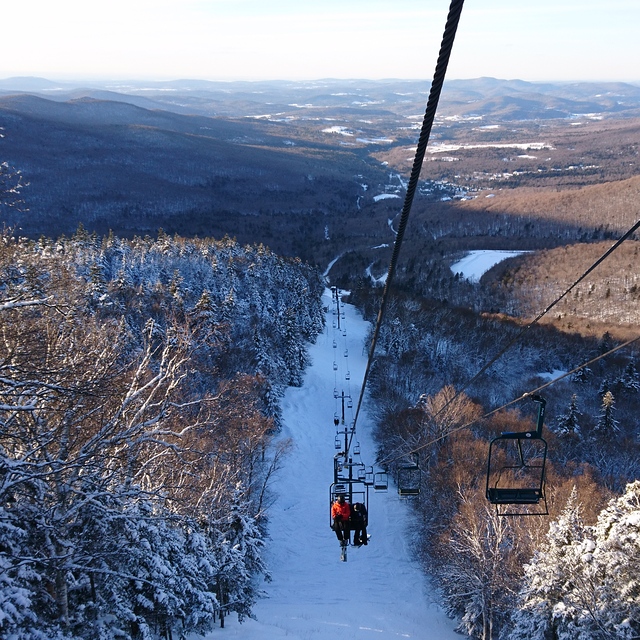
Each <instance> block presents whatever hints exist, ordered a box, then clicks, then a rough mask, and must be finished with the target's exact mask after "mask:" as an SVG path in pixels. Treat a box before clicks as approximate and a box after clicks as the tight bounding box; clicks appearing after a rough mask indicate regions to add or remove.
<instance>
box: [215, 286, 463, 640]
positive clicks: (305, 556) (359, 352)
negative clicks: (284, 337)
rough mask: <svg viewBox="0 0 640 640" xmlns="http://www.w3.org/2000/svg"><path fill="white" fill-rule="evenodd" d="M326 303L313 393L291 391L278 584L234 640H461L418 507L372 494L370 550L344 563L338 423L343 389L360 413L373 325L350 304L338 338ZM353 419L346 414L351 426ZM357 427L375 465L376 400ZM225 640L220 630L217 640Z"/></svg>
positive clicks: (270, 558) (230, 633) (273, 566)
mask: <svg viewBox="0 0 640 640" xmlns="http://www.w3.org/2000/svg"><path fill="white" fill-rule="evenodd" d="M325 301H326V305H327V306H328V308H329V311H328V314H327V327H326V329H325V331H324V333H323V334H321V335H320V336H319V337H318V339H317V341H316V344H314V345H311V347H310V355H311V358H312V365H311V367H310V368H309V369H308V370H307V372H306V374H305V379H304V383H303V386H302V387H300V388H289V389H288V390H287V392H286V394H285V397H284V399H283V417H284V427H283V432H282V434H281V437H282V438H290V439H291V441H292V451H291V453H290V454H289V455H288V457H287V459H286V460H285V462H284V464H283V467H282V468H281V469H280V470H279V472H278V477H277V479H276V482H275V486H274V491H275V493H276V494H277V497H276V498H275V503H274V504H273V505H272V507H271V509H270V524H269V528H270V535H271V540H270V541H269V542H268V548H267V550H266V561H267V563H268V566H269V568H270V571H271V575H272V581H271V582H270V583H265V585H264V590H265V592H266V598H264V599H263V600H261V601H260V602H258V604H257V605H256V606H255V607H254V613H255V619H249V620H245V621H244V622H243V623H242V624H239V623H238V622H237V620H236V619H235V617H232V618H228V619H227V620H226V625H225V632H224V635H225V637H226V638H239V639H241V640H269V639H271V638H288V639H289V640H335V638H337V637H341V638H345V639H346V638H348V639H349V640H370V639H374V638H375V639H376V640H397V639H398V638H419V639H420V640H430V639H434V640H436V639H437V640H449V639H451V640H454V639H456V640H459V639H460V637H461V636H460V635H459V634H458V633H456V632H455V631H454V627H455V626H456V623H455V622H454V621H453V620H451V619H449V618H448V617H447V616H446V615H445V613H444V611H443V610H442V609H441V608H440V606H439V605H438V604H437V600H438V598H437V595H436V593H435V592H434V590H433V588H432V587H431V586H430V584H429V582H428V580H427V579H426V578H425V576H424V574H423V573H422V570H421V568H420V566H419V564H418V563H417V562H416V560H415V559H414V558H413V557H412V549H413V545H412V538H411V533H410V512H411V505H410V503H407V502H403V500H402V499H401V498H400V497H399V496H398V495H397V493H396V492H395V491H394V489H393V488H392V486H390V488H389V492H388V493H377V492H374V491H373V490H371V492H370V496H369V533H370V535H371V539H370V541H369V545H368V546H365V547H360V548H355V547H349V550H348V560H347V562H341V561H340V548H339V544H338V541H337V539H336V536H335V534H334V533H333V531H331V529H330V528H329V524H330V518H329V487H330V484H331V482H332V480H333V457H334V455H335V447H334V438H335V435H336V432H335V428H334V415H335V413H336V412H337V413H338V415H339V416H341V415H342V409H341V400H336V399H334V389H338V392H339V393H341V392H342V391H344V393H345V394H347V395H351V396H352V398H353V405H354V406H357V400H358V395H359V386H360V384H361V381H362V378H363V375H364V369H365V365H366V351H367V348H366V345H365V338H366V335H367V331H368V330H369V323H367V322H365V321H364V320H363V319H362V317H361V316H360V315H359V314H358V313H357V311H356V310H355V309H354V308H353V307H352V306H350V305H344V306H343V307H342V311H343V312H344V318H341V330H340V331H338V330H336V329H334V328H333V323H334V321H335V320H336V317H335V316H334V315H333V314H332V308H333V305H332V299H331V293H330V292H329V291H326V292H325ZM342 330H346V336H343V332H342ZM334 341H336V347H335V348H334V347H333V343H334ZM345 354H346V355H345ZM334 362H337V363H338V365H339V367H338V370H337V371H334V369H333V363H334ZM346 372H349V373H350V381H349V380H347V379H346V377H347V376H346ZM352 413H353V410H352V409H351V410H348V409H345V422H346V424H348V425H350V424H351V422H352V419H353V415H352ZM356 427H357V439H358V440H359V442H360V445H361V458H362V461H363V462H364V463H365V464H367V465H372V464H373V463H374V458H375V455H374V444H373V441H372V438H371V421H370V419H369V416H368V403H367V399H366V397H365V400H364V402H363V405H362V409H361V411H360V415H359V417H358V423H357V425H356ZM217 637H221V636H220V632H219V631H218V630H216V631H214V632H213V633H212V634H211V635H210V636H209V638H210V640H213V639H214V638H217Z"/></svg>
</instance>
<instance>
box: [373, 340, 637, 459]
mask: <svg viewBox="0 0 640 640" xmlns="http://www.w3.org/2000/svg"><path fill="white" fill-rule="evenodd" d="M638 340H640V335H638V336H636V337H635V338H630V339H629V340H626V341H625V342H623V343H622V344H619V345H618V346H617V347H613V348H612V349H609V351H607V352H606V353H602V354H600V355H598V356H596V357H595V358H592V359H591V360H589V361H588V362H584V363H583V364H581V365H579V366H578V367H575V368H574V369H572V370H571V371H567V372H566V373H563V374H562V375H560V376H558V377H557V378H554V379H553V380H550V381H549V382H546V383H545V384H543V385H541V386H539V387H537V388H536V389H532V390H531V391H527V392H526V393H523V394H522V395H521V396H520V397H518V398H514V399H513V400H510V401H509V402H507V403H505V404H503V405H501V406H500V407H496V408H495V409H492V410H491V411H488V412H487V413H485V414H483V415H482V416H480V417H479V418H475V419H473V420H470V421H469V422H466V423H465V424H462V425H460V426H458V427H454V428H453V429H449V430H448V431H447V432H446V433H442V434H440V435H439V436H436V437H435V438H432V439H431V440H429V441H428V442H425V443H423V444H421V445H420V446H419V447H414V448H413V449H410V450H409V451H406V452H403V453H402V454H399V455H394V456H393V457H388V458H384V459H382V460H378V461H377V463H378V464H380V465H382V466H385V465H389V464H391V463H393V462H397V461H398V460H402V459H403V458H406V457H407V456H409V455H412V454H414V453H418V452H419V451H422V449H426V448H427V447H430V446H432V445H434V444H436V443H437V442H439V441H440V440H444V439H445V438H447V437H448V436H450V435H451V434H452V433H456V432H458V431H462V430H463V429H468V428H469V427H471V426H473V425H474V424H477V423H478V422H480V421H481V420H485V419H486V418H489V417H491V416H492V415H494V414H496V413H499V412H500V411H504V410H505V409H508V408H509V407H510V406H512V405H514V404H516V403H517V402H521V401H522V400H525V399H526V398H529V397H531V396H534V395H537V394H539V393H540V391H542V390H543V389H546V388H547V387H550V386H551V385H552V384H555V383H556V382H560V380H563V379H564V378H566V377H568V376H571V375H573V374H574V373H577V372H578V371H580V370H581V369H584V368H585V367H588V366H590V365H592V364H594V363H595V362H598V360H602V359H603V358H606V357H607V356H610V355H611V354H613V353H616V351H620V350H621V349H624V348H625V347H628V346H629V345H631V344H633V343H634V342H637V341H638ZM450 403H451V401H449V402H448V403H447V404H446V405H444V406H448V405H449V404H450ZM441 412H442V409H440V410H439V411H438V412H437V413H436V414H434V416H433V417H434V418H435V416H437V415H440V413H441Z"/></svg>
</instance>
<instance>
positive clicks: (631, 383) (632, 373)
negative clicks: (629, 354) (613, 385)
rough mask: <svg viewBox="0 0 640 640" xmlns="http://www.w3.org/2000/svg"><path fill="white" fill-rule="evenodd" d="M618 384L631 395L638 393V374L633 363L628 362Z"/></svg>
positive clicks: (639, 389) (639, 374)
mask: <svg viewBox="0 0 640 640" xmlns="http://www.w3.org/2000/svg"><path fill="white" fill-rule="evenodd" d="M619 382H620V384H621V386H622V388H623V389H626V390H627V391H631V392H632V393H635V392H637V391H640V373H638V370H637V369H636V366H635V364H634V363H633V361H631V362H629V364H628V365H627V366H626V367H625V369H624V372H623V374H622V376H620V380H619Z"/></svg>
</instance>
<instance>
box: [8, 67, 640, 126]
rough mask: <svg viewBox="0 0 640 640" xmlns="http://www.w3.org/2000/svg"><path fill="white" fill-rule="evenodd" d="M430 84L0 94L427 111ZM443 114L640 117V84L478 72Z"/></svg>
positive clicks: (167, 104)
mask: <svg viewBox="0 0 640 640" xmlns="http://www.w3.org/2000/svg"><path fill="white" fill-rule="evenodd" d="M429 89H430V82H428V81H423V80H393V79H390V80H377V81H373V80H334V79H326V80H317V81H313V82H311V81H307V82H292V81H273V82H265V81H261V82H214V81H206V80H173V81H165V82H158V81H156V82H151V81H140V82H133V81H126V82H106V83H97V82H87V83H72V82H54V81H51V80H47V79H45V78H32V77H18V78H7V79H4V80H0V95H2V94H5V95H7V94H12V93H34V94H38V95H41V96H42V97H46V98H47V99H49V100H59V101H67V100H73V99H77V98H82V97H89V98H94V99H98V100H114V101H119V102H127V103H130V104H134V105H136V106H139V107H142V108H145V109H164V110H168V111H173V112H174V113H182V114H191V115H208V116H212V115H228V116H255V115H259V114H262V113H264V109H265V106H268V107H270V111H271V112H284V113H287V112H289V111H291V109H292V108H294V109H297V110H299V109H303V110H304V109H308V108H311V107H313V108H315V109H326V108H330V109H337V108H347V109H350V110H362V111H363V112H371V111H373V112H375V111H379V110H383V111H386V110H388V111H392V112H394V113H403V114H409V113H414V112H416V109H417V110H418V112H424V105H425V103H426V97H427V96H428V92H429ZM439 110H440V112H441V113H443V114H452V113H477V114H479V115H483V116H489V117H495V118H502V119H507V120H508V119H512V118H526V119H530V118H540V119H549V118H562V117H571V116H572V115H575V114H584V113H589V114H592V113H599V114H603V115H608V114H611V115H615V116H620V115H625V116H633V117H637V116H640V86H636V85H633V84H629V83H623V82H592V83H589V82H579V83H550V82H525V81H523V80H500V79H496V78H477V79H473V80H449V81H446V82H445V87H444V90H443V92H442V98H441V104H440V107H439Z"/></svg>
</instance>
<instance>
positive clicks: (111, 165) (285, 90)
mask: <svg viewBox="0 0 640 640" xmlns="http://www.w3.org/2000/svg"><path fill="white" fill-rule="evenodd" d="M429 89H430V86H429V83H428V82H424V81H410V80H381V81H369V80H331V79H328V80H319V81H315V82H285V81H281V82H208V81H200V80H176V81H172V82H127V83H115V82H113V83H87V84H84V85H82V84H77V83H59V82H54V81H50V80H46V79H43V78H9V79H5V80H0V162H8V163H9V164H10V165H11V166H12V167H15V168H16V169H17V170H19V171H21V172H22V175H23V179H24V181H25V182H27V183H29V186H28V187H27V188H26V189H25V190H24V199H25V207H24V210H23V211H17V210H16V209H7V207H5V208H4V211H3V210H2V206H1V204H0V214H2V217H1V218H0V224H5V225H8V226H11V227H16V229H18V230H19V232H20V233H21V234H23V235H27V236H31V237H37V236H38V235H40V234H46V235H51V236H57V235H60V234H69V233H72V232H73V231H75V229H76V228H77V226H78V224H79V223H82V224H83V225H84V226H85V227H86V228H87V229H89V230H92V231H94V230H95V231H96V232H98V233H107V232H108V231H109V230H113V231H114V232H115V233H116V234H119V235H123V236H131V235H133V234H145V233H149V234H155V233H156V231H157V230H158V229H159V228H163V229H164V230H165V231H167V232H169V233H174V232H175V233H180V234H182V235H201V236H202V235H210V236H214V237H221V236H222V235H224V234H225V233H228V234H229V235H234V236H236V237H237V238H238V240H239V241H240V242H255V241H260V242H265V243H266V244H269V246H271V248H273V249H274V250H275V251H278V252H282V253H286V254H294V255H298V256H301V257H303V258H305V259H311V258H313V257H314V256H315V257H317V253H318V251H319V248H320V247H325V246H326V247H327V249H326V251H327V252H329V251H331V249H330V248H329V243H328V242H327V240H326V239H327V238H328V237H329V236H330V237H331V239H332V241H335V240H336V238H343V245H341V247H340V250H342V247H344V246H346V247H351V246H352V244H353V242H355V241H356V240H354V238H357V239H358V240H357V241H358V242H361V243H362V244H363V246H365V245H366V246H373V245H376V244H379V242H380V237H381V236H384V237H385V238H386V236H385V235H384V234H385V233H387V232H388V228H387V220H388V217H389V212H393V211H394V210H395V209H394V207H395V208H397V205H398V202H397V200H396V201H395V202H394V201H392V200H381V199H376V197H377V196H378V195H380V194H382V195H387V196H388V195H389V194H392V195H394V196H396V197H397V196H398V195H399V193H400V192H401V191H402V188H401V185H402V178H401V177H400V176H399V175H398V174H399V173H401V172H403V171H404V172H405V173H406V171H405V164H406V163H407V162H410V161H411V159H412V158H411V156H412V151H411V150H412V147H414V146H415V143H416V140H417V135H418V132H417V128H418V127H419V121H420V119H421V117H422V114H423V113H424V109H425V105H426V101H427V97H428V94H429ZM634 118H640V87H638V86H635V85H632V84H624V83H577V84H554V83H531V82H523V81H520V80H497V79H493V78H480V79H475V80H451V81H448V82H447V83H446V85H445V88H444V91H443V94H442V100H441V103H440V106H439V109H438V113H437V118H436V126H435V128H434V136H433V138H434V140H437V141H438V142H456V143H464V142H468V143H473V144H476V145H477V146H478V147H479V149H477V150H476V151H471V152H469V153H467V154H466V155H463V154H462V153H458V152H456V153H457V155H458V156H460V158H458V157H456V158H448V157H444V155H442V154H440V155H438V156H436V157H434V158H433V160H434V162H433V163H431V167H430V170H431V175H432V176H434V178H433V179H439V180H441V181H442V180H444V181H451V180H454V179H458V180H463V179H464V176H465V175H466V176H467V182H468V184H470V185H472V186H473V185H477V184H479V183H478V180H479V179H480V178H479V176H484V178H483V179H484V180H485V181H486V180H492V179H494V177H495V176H498V177H500V179H501V180H505V179H506V178H504V175H506V174H505V171H507V169H508V170H509V172H508V175H510V176H512V177H511V178H510V179H511V180H512V181H513V180H514V179H515V178H514V177H513V176H516V177H517V180H518V181H520V182H522V181H524V180H529V181H534V180H536V181H537V182H536V184H539V183H540V182H541V180H543V179H544V180H547V181H549V180H551V179H552V178H553V177H554V176H559V177H558V178H557V180H556V181H555V182H553V185H554V186H555V185H557V184H561V183H560V182H558V181H561V180H562V179H564V178H563V176H567V175H570V174H572V173H574V174H575V173H576V170H575V167H574V165H576V166H578V167H579V173H580V181H576V180H574V183H575V184H576V185H578V184H583V183H584V181H585V180H591V182H595V181H597V180H600V181H606V179H607V178H606V177H601V174H602V176H605V173H604V172H609V173H608V175H613V176H615V178H614V179H624V178H628V177H630V176H632V175H635V164H634V163H635V155H637V152H636V151H634V149H635V147H634V144H635V142H634V141H635V139H636V135H637V127H635V128H634V126H633V125H634V122H635V120H634ZM574 119H577V120H579V121H580V124H582V125H584V126H581V127H578V128H575V127H572V126H571V125H573V124H574V122H573V120H574ZM596 120H605V121H611V122H609V123H606V124H607V125H608V126H609V129H603V128H602V127H600V129H601V131H600V133H599V134H598V132H597V131H594V129H593V126H592V125H593V122H594V121H596ZM514 123H517V125H514ZM548 123H553V132H554V133H553V135H554V136H555V138H554V151H548V152H546V156H549V158H546V156H545V157H541V158H540V159H536V158H533V156H532V155H531V154H529V155H526V154H520V155H518V154H517V153H511V154H508V153H507V152H505V151H503V150H502V149H500V147H501V146H505V145H504V143H508V142H517V143H529V142H535V141H541V142H544V143H545V144H546V143H547V142H548V141H547V140H546V137H545V138H544V139H542V138H539V137H537V136H547V135H549V131H550V129H549V128H548V127H547V124H548ZM620 123H622V124H621V125H620V127H618V124H620ZM616 127H618V128H616ZM562 131H564V132H566V131H570V132H571V134H572V135H571V136H570V138H568V139H567V140H566V141H565V143H564V144H563V145H561V144H558V136H559V135H561V132H562ZM514 132H515V133H514ZM596 134H598V135H599V138H598V140H600V143H599V146H598V145H596V146H598V155H597V157H595V159H594V158H592V157H590V156H588V151H589V148H590V147H593V146H594V140H595V139H596V138H595V136H596ZM603 138H606V139H604V140H603ZM613 143H615V145H614V146H612V144H613ZM491 145H495V146H496V148H495V149H493V150H492V148H491ZM471 148H472V147H471ZM620 150H621V151H620ZM554 154H555V155H554ZM634 154H635V155H634ZM552 155H553V158H551V156H552ZM592 155H593V154H592ZM505 156H509V157H507V159H506V160H505V159H504V158H505ZM510 156H513V158H511V157H510ZM609 157H611V158H613V159H617V160H616V162H617V165H615V166H614V164H615V163H614V161H613V160H610V159H609ZM454 160H455V166H454V163H453V161H454ZM507 160H508V162H507ZM445 161H446V162H445ZM465 162H466V164H465ZM403 163H405V164H403ZM596 165H597V166H596ZM618 165H619V166H618ZM583 166H585V167H587V168H582V167H583ZM593 167H595V168H593ZM596 173H597V175H596ZM550 176H551V178H550ZM583 176H586V178H584V177H583ZM590 176H591V177H590ZM553 179H554V180H555V178H553ZM609 179H611V178H609ZM532 184H533V182H532ZM550 184H551V183H550ZM452 189H454V190H455V187H452ZM391 215H392V216H393V215H394V214H393V213H391ZM376 216H377V218H376ZM347 219H348V220H349V222H347V223H345V220H347ZM345 225H351V227H350V231H349V232H348V233H347V231H346V226H345ZM322 250H323V251H324V249H322Z"/></svg>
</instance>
